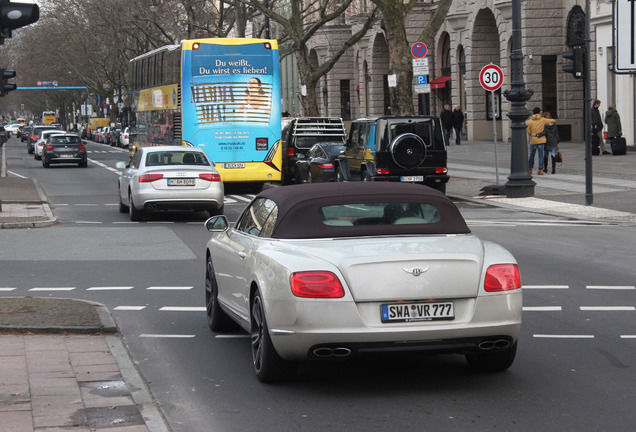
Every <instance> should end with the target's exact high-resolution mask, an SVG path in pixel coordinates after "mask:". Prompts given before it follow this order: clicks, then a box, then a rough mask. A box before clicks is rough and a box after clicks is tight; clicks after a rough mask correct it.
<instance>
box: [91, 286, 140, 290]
mask: <svg viewBox="0 0 636 432" xmlns="http://www.w3.org/2000/svg"><path fill="white" fill-rule="evenodd" d="M131 289H133V287H131V286H103V287H90V288H87V289H86V290H87V291H124V290H131Z"/></svg>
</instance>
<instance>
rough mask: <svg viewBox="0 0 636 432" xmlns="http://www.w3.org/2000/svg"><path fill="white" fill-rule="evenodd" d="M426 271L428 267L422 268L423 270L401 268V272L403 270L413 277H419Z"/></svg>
mask: <svg viewBox="0 0 636 432" xmlns="http://www.w3.org/2000/svg"><path fill="white" fill-rule="evenodd" d="M428 269H429V268H428V267H424V268H422V267H413V268H406V267H403V268H402V270H404V271H405V272H407V273H410V274H412V275H413V276H419V275H421V274H422V273H424V272H426V271H428Z"/></svg>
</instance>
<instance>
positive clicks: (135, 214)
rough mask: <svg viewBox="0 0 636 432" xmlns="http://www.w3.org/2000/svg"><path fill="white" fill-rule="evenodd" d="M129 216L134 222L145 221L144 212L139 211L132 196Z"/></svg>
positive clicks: (130, 197)
mask: <svg viewBox="0 0 636 432" xmlns="http://www.w3.org/2000/svg"><path fill="white" fill-rule="evenodd" d="M128 203H129V205H128V214H129V216H130V220H131V221H132V222H139V221H142V220H143V219H144V212H143V210H137V208H136V207H135V203H134V202H133V198H132V195H131V194H128Z"/></svg>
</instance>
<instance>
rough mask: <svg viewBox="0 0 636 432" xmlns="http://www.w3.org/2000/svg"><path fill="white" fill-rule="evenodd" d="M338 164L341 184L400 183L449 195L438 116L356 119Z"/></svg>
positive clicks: (338, 175) (444, 147)
mask: <svg viewBox="0 0 636 432" xmlns="http://www.w3.org/2000/svg"><path fill="white" fill-rule="evenodd" d="M345 146H346V147H345V151H344V152H343V154H341V155H340V156H339V157H338V159H337V160H336V163H337V164H338V166H337V167H336V176H337V178H338V181H401V182H409V183H419V184H424V185H427V186H430V187H432V188H435V189H437V190H439V191H440V192H444V193H445V192H446V183H447V182H448V179H449V176H448V168H447V164H446V143H445V142H444V135H443V133H442V124H441V121H440V119H439V117H434V116H383V117H374V118H363V119H359V120H355V121H354V122H353V123H352V124H351V129H350V132H349V137H348V139H347V141H346V143H345Z"/></svg>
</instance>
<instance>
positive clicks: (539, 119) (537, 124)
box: [526, 107, 556, 175]
mask: <svg viewBox="0 0 636 432" xmlns="http://www.w3.org/2000/svg"><path fill="white" fill-rule="evenodd" d="M546 123H556V120H554V119H547V118H545V117H543V116H542V115H541V109H540V108H539V107H535V108H534V109H533V110H532V117H530V120H528V123H527V128H526V132H527V133H528V136H530V156H529V159H528V169H529V171H530V174H532V169H533V168H534V156H535V154H536V153H537V151H538V152H539V162H538V164H539V172H538V173H537V174H538V175H543V147H544V145H545V141H546V138H545V135H544V134H543V129H544V128H545V125H546Z"/></svg>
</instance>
